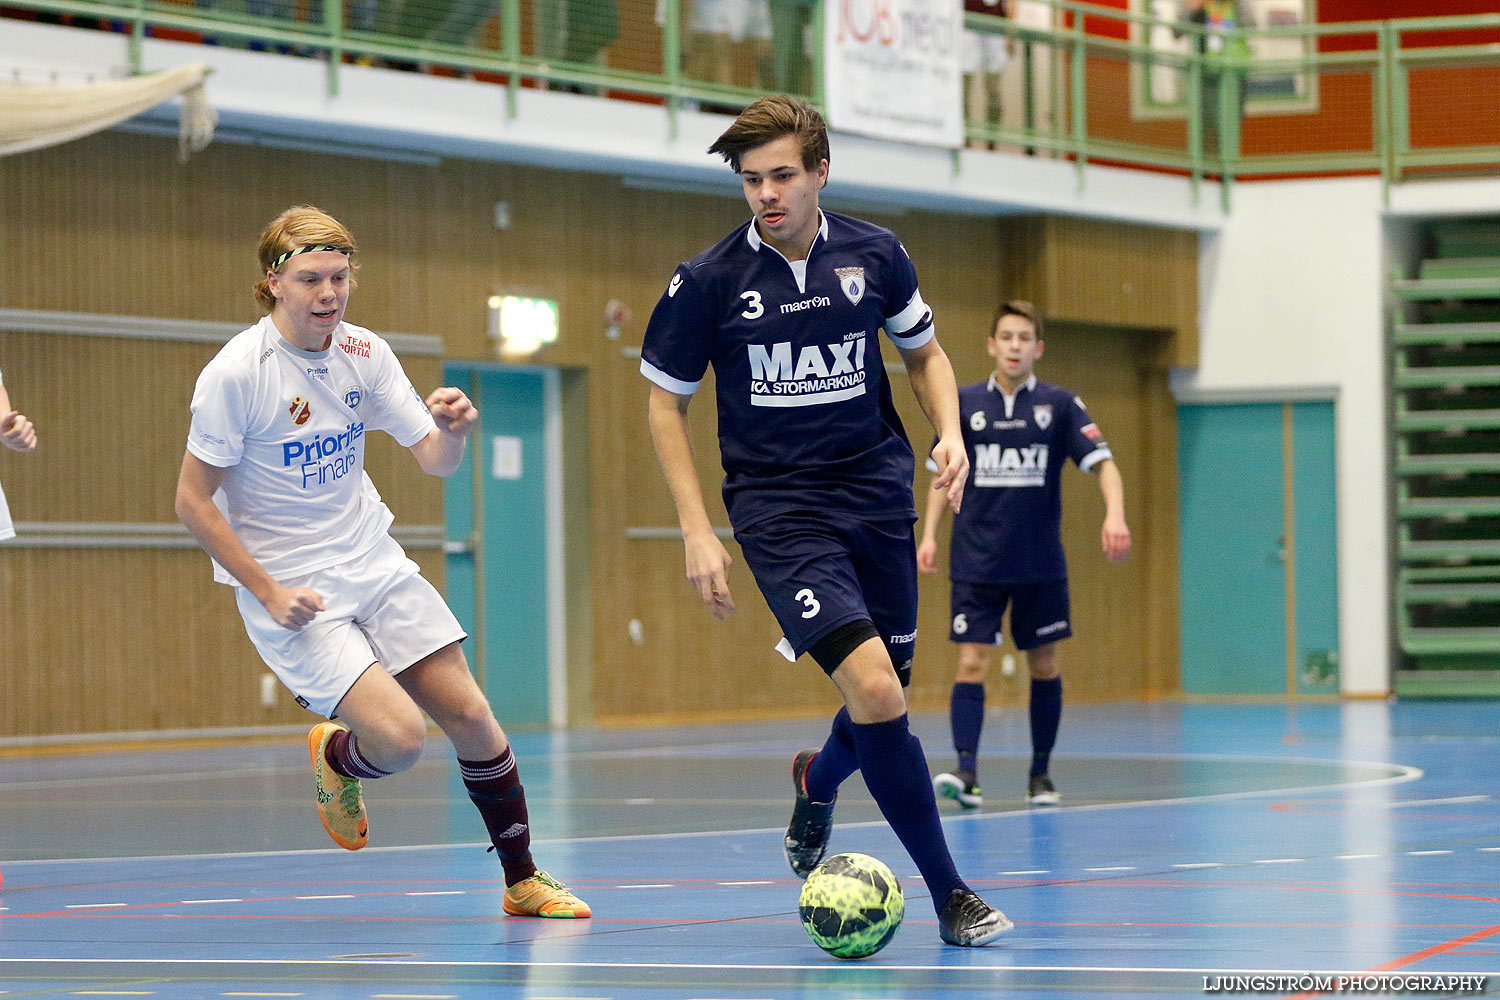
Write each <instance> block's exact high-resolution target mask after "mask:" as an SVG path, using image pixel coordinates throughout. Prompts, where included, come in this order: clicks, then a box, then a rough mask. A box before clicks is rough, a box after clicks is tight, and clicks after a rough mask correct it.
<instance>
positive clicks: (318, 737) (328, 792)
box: [307, 722, 370, 851]
mask: <svg viewBox="0 0 1500 1000" xmlns="http://www.w3.org/2000/svg"><path fill="white" fill-rule="evenodd" d="M347 729H348V727H346V726H341V725H339V724H338V723H337V722H320V723H318V724H317V725H316V726H313V727H312V731H311V732H309V733H308V734H307V755H308V756H309V757H311V758H312V766H313V779H314V781H315V782H316V784H317V791H318V819H320V820H322V821H323V829H325V830H327V831H328V836H330V837H332V838H333V842H334V843H335V844H338V845H339V846H340V847H342V848H344V849H345V850H347V851H357V850H359V849H360V848H361V847H364V846H365V842H366V841H368V840H369V839H370V821H369V819H368V818H367V817H366V816H365V800H364V798H363V797H361V795H360V793H359V779H358V778H346V777H344V776H343V775H342V774H339V773H338V772H337V771H335V770H334V769H333V767H332V766H331V765H330V764H329V763H328V755H327V751H328V741H329V740H331V739H333V734H334V733H337V732H339V731H341V730H342V731H347Z"/></svg>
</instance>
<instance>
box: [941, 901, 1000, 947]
mask: <svg viewBox="0 0 1500 1000" xmlns="http://www.w3.org/2000/svg"><path fill="white" fill-rule="evenodd" d="M1014 926H1015V924H1013V923H1011V922H1010V918H1009V917H1007V916H1006V915H1005V914H1003V913H1001V912H1000V911H999V910H997V909H995V908H994V907H993V906H991V905H990V904H989V903H986V902H985V901H984V900H982V899H980V898H979V894H978V893H976V892H975V891H974V890H973V889H966V888H958V889H954V890H953V892H952V893H950V894H949V896H948V902H946V903H944V904H943V909H942V912H940V913H939V914H938V936H939V937H941V938H942V939H943V940H944V941H946V942H948V943H949V944H956V945H958V946H959V947H961V948H975V947H978V946H979V945H982V944H989V943H990V942H991V941H993V940H995V938H997V937H999V936H1000V935H1001V934H1004V933H1005V932H1006V931H1008V930H1010V929H1011V928H1012V927H1014Z"/></svg>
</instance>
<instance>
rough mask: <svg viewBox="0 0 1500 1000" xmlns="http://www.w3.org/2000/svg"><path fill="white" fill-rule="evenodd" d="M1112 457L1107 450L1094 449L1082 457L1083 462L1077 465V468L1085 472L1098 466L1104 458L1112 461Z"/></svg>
mask: <svg viewBox="0 0 1500 1000" xmlns="http://www.w3.org/2000/svg"><path fill="white" fill-rule="evenodd" d="M1114 457H1115V456H1114V455H1112V454H1110V451H1109V449H1108V448H1095V449H1094V450H1093V451H1091V452H1089V453H1088V454H1087V455H1085V456H1083V460H1082V461H1080V462H1079V463H1078V467H1079V468H1080V469H1082V470H1083V471H1084V472H1087V471H1089V470H1090V469H1092V468H1093V467H1094V466H1096V465H1098V464H1099V463H1100V462H1102V461H1104V460H1105V459H1106V458H1108V459H1113V458H1114Z"/></svg>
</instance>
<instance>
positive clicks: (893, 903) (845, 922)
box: [798, 854, 906, 958]
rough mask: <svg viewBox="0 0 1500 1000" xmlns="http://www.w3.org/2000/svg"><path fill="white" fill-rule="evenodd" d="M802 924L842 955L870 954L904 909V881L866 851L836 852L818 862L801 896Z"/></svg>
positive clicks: (885, 939)
mask: <svg viewBox="0 0 1500 1000" xmlns="http://www.w3.org/2000/svg"><path fill="white" fill-rule="evenodd" d="M798 907H799V909H800V911H801V915H802V928H803V929H804V930H806V931H807V936H808V937H810V938H812V939H813V943H814V944H816V945H817V946H818V947H819V948H822V949H823V950H824V951H826V952H828V954H830V955H833V956H836V957H838V958H869V957H870V956H871V955H873V954H875V953H876V952H877V951H879V950H880V949H881V948H884V947H885V946H886V942H888V941H890V939H891V938H892V937H894V936H895V934H896V928H898V927H900V926H901V918H902V917H903V916H905V915H906V897H905V896H903V895H901V883H900V882H897V881H896V876H895V874H894V873H893V872H892V871H891V870H890V869H889V868H887V867H886V866H885V864H884V863H883V862H881V861H878V860H876V859H875V858H872V857H870V856H869V855H868V854H835V855H834V856H833V857H831V858H829V859H828V860H827V861H824V862H823V863H822V864H821V865H819V866H818V867H816V868H814V869H813V870H812V872H811V873H810V874H809V875H808V876H807V881H806V882H803V883H802V896H801V898H800V899H799V900H798Z"/></svg>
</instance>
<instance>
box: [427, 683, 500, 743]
mask: <svg viewBox="0 0 1500 1000" xmlns="http://www.w3.org/2000/svg"><path fill="white" fill-rule="evenodd" d="M476 695H477V692H476ZM437 721H438V724H439V727H440V728H441V729H442V730H443V732H445V733H447V734H448V735H449V737H450V738H451V739H453V741H454V742H455V743H456V744H457V743H463V744H475V743H497V742H504V734H503V733H501V731H500V723H499V722H497V721H496V720H495V713H494V711H493V710H491V708H490V703H489V702H488V701H485V699H484V697H483V695H478V696H477V697H474V698H470V699H469V700H468V701H466V702H464V703H463V704H461V705H459V706H457V707H456V708H455V710H454V711H453V712H451V713H450V714H448V715H447V716H446V717H445V718H443V719H439V720H437Z"/></svg>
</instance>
